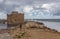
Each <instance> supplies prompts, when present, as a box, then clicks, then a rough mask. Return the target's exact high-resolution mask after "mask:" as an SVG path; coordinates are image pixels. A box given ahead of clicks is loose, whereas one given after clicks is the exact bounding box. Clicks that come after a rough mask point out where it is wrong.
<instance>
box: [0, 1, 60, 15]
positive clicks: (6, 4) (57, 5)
mask: <svg viewBox="0 0 60 39" xmlns="http://www.w3.org/2000/svg"><path fill="white" fill-rule="evenodd" d="M27 6H28V7H27ZM30 8H31V10H32V11H34V10H38V13H40V12H42V13H44V14H45V13H47V14H49V13H51V14H52V15H54V16H55V15H60V0H0V11H6V13H10V12H12V11H13V10H18V11H21V12H24V9H25V11H26V10H27V9H29V10H30ZM39 11H40V12H39ZM3 13H4V12H3ZM31 13H32V12H31ZM34 13H35V12H34Z"/></svg>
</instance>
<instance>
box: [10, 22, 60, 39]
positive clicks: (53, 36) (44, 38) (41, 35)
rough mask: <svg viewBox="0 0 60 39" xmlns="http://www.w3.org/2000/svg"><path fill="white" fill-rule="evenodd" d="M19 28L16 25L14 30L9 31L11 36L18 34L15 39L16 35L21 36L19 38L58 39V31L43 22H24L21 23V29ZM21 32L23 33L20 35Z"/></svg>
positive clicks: (59, 38) (59, 33)
mask: <svg viewBox="0 0 60 39" xmlns="http://www.w3.org/2000/svg"><path fill="white" fill-rule="evenodd" d="M19 29H20V28H19V27H17V28H15V29H14V30H13V31H14V32H12V31H10V33H11V32H12V33H11V35H12V36H13V37H15V36H16V35H17V34H18V35H17V39H18V36H20V37H21V38H20V39H60V32H58V31H56V30H54V29H50V28H48V27H45V26H44V24H39V23H37V22H25V23H24V24H22V28H21V30H19ZM17 31H18V32H17ZM14 33H15V34H14ZM19 33H21V34H19ZM22 33H24V34H23V35H22ZM14 39H15V38H14Z"/></svg>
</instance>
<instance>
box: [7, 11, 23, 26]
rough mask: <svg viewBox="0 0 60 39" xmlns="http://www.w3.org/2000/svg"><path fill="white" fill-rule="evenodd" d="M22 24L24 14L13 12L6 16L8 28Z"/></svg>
mask: <svg viewBox="0 0 60 39" xmlns="http://www.w3.org/2000/svg"><path fill="white" fill-rule="evenodd" d="M22 23H24V14H22V13H18V12H17V11H13V12H12V13H11V14H7V25H8V27H13V26H18V25H21V24H22Z"/></svg>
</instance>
